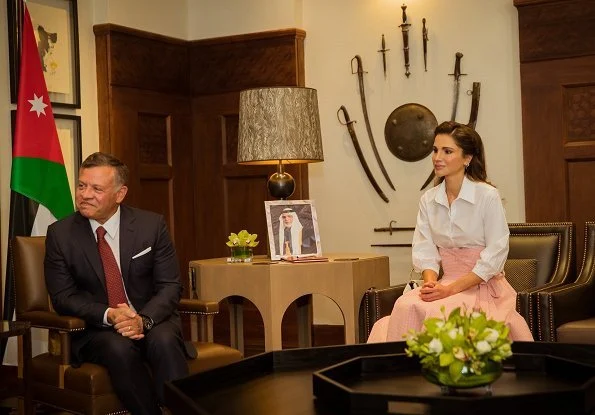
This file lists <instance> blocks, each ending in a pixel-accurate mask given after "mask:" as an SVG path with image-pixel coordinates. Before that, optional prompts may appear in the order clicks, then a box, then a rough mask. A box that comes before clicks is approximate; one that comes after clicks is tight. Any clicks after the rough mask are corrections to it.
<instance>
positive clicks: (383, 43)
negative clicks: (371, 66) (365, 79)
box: [378, 33, 390, 79]
mask: <svg viewBox="0 0 595 415" xmlns="http://www.w3.org/2000/svg"><path fill="white" fill-rule="evenodd" d="M389 50H390V49H387V48H386V41H385V40H384V33H383V34H382V40H381V41H380V49H379V50H378V52H380V53H382V70H383V72H384V79H386V52H388V51H389Z"/></svg>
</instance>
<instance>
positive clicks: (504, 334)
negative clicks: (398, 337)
mask: <svg viewBox="0 0 595 415" xmlns="http://www.w3.org/2000/svg"><path fill="white" fill-rule="evenodd" d="M441 310H442V315H443V317H442V318H428V319H426V320H425V321H424V328H423V329H422V330H421V331H420V332H417V333H416V332H415V331H414V330H410V332H409V334H408V335H407V338H406V341H407V348H406V349H405V352H406V353H407V355H408V356H410V357H411V356H414V355H416V356H418V357H419V358H420V363H421V365H422V368H423V369H424V370H426V371H429V372H432V373H434V374H436V377H437V378H438V379H439V380H441V381H442V383H445V384H450V385H457V383H459V381H460V380H461V377H462V376H463V375H466V374H474V375H482V373H483V372H484V371H485V370H487V369H488V366H490V367H493V366H494V364H493V363H491V362H494V363H495V364H496V365H497V366H498V367H501V362H502V361H503V360H504V359H506V358H507V357H509V356H511V355H512V351H511V347H510V345H511V344H512V342H511V340H510V339H509V338H508V332H509V328H508V326H506V324H505V323H504V322H498V321H495V320H491V319H488V318H487V316H486V314H485V312H483V311H471V312H462V311H461V308H460V307H457V308H455V309H454V310H452V312H451V313H450V314H449V316H448V317H446V313H445V310H444V307H442V308H441Z"/></svg>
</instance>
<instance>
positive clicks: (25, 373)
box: [0, 320, 34, 415]
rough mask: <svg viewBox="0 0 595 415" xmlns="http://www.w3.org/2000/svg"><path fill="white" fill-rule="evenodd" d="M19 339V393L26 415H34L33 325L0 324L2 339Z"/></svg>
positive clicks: (16, 322) (26, 322) (4, 322)
mask: <svg viewBox="0 0 595 415" xmlns="http://www.w3.org/2000/svg"><path fill="white" fill-rule="evenodd" d="M15 336H17V337H18V343H19V378H20V379H21V381H20V385H19V389H20V391H19V393H20V395H21V396H22V397H23V400H24V411H25V414H26V415H33V413H34V412H33V395H32V393H31V323H29V322H28V321H5V320H1V322H0V339H8V338H9V337H15Z"/></svg>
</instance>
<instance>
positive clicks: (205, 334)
mask: <svg viewBox="0 0 595 415" xmlns="http://www.w3.org/2000/svg"><path fill="white" fill-rule="evenodd" d="M192 318H193V319H194V320H196V317H195V316H192ZM214 319H215V316H214V315H212V314H210V315H207V316H203V317H202V318H200V322H199V324H198V329H199V331H200V332H199V333H198V335H199V339H200V341H203V342H208V343H213V320H214ZM194 327H195V326H194V321H193V324H192V328H193V331H195V330H194ZM192 339H194V337H192Z"/></svg>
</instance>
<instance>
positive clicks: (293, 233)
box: [264, 200, 322, 260]
mask: <svg viewBox="0 0 595 415" xmlns="http://www.w3.org/2000/svg"><path fill="white" fill-rule="evenodd" d="M264 206H265V212H266V219H267V229H268V236H269V247H270V250H271V259H273V260H278V259H281V258H284V257H293V258H296V257H297V258H300V257H307V256H320V255H322V249H321V247H320V234H319V231H318V218H317V216H316V208H315V207H314V201H312V200H269V201H265V202H264Z"/></svg>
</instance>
